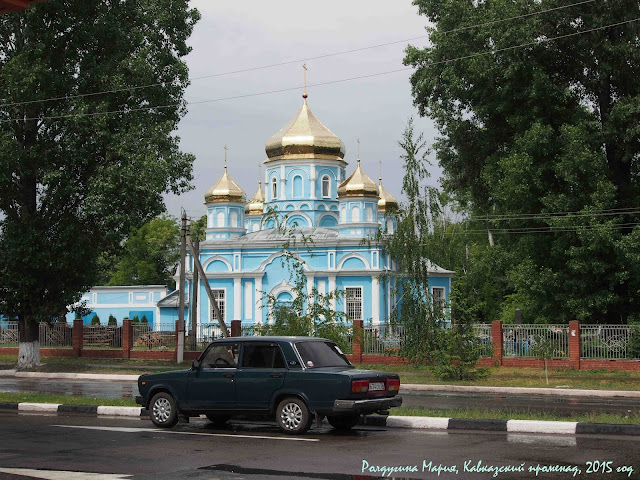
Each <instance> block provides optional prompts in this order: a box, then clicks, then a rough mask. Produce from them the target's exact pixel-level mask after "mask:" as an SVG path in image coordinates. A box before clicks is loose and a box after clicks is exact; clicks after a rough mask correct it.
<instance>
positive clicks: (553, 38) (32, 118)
mask: <svg viewBox="0 0 640 480" xmlns="http://www.w3.org/2000/svg"><path fill="white" fill-rule="evenodd" d="M638 20H640V18H634V19H631V20H624V21H621V22H617V23H612V24H610V25H604V26H602V27H595V28H591V29H589V30H584V31H581V32H573V33H569V34H566V35H560V36H558V37H550V38H544V39H539V40H535V41H533V42H529V43H524V44H521V45H514V46H510V47H504V48H499V49H495V50H491V51H487V52H477V53H474V54H470V55H465V56H462V57H456V58H451V59H447V60H439V61H437V62H430V63H426V64H424V65H422V67H429V66H434V65H440V64H447V63H451V62H455V61H459V60H468V59H471V58H476V57H480V56H485V55H495V54H496V53H501V52H505V51H509V50H516V49H518V48H524V47H529V46H533V45H539V44H541V43H548V42H553V41H556V40H561V39H563V38H569V37H575V36H577V35H583V34H585V33H591V32H595V31H599V30H604V29H607V28H612V27H617V26H620V25H625V24H628V23H632V22H637V21H638ZM412 69H413V67H407V68H402V69H398V70H390V71H387V72H378V73H372V74H369V75H359V76H356V77H350V78H343V79H339V80H329V81H326V82H320V83H315V84H310V85H307V87H319V86H324V85H333V84H337V83H344V82H351V81H354V80H361V79H363V78H372V77H378V76H381V75H389V74H392V73H398V72H405V71H407V70H412ZM301 88H303V87H300V86H297V87H289V88H282V89H278V90H270V91H266V92H257V93H248V94H243V95H235V96H230V97H222V98H214V99H210V100H200V101H193V102H187V101H184V102H180V103H172V104H167V105H156V106H147V107H139V108H129V109H121V110H111V111H106V112H93V113H78V114H65V115H51V116H42V117H28V118H13V119H5V120H0V123H6V122H21V121H22V122H26V121H32V120H58V119H63V118H78V117H94V116H102V115H110V114H117V113H133V112H139V111H147V110H155V109H158V110H159V109H164V108H176V107H179V106H182V105H183V104H184V105H197V104H203V103H213V102H221V101H224V100H235V99H239V98H248V97H257V96H261V95H269V94H273V93H281V92H287V91H292V90H300V89H301Z"/></svg>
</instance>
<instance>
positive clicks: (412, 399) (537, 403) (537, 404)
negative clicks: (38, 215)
mask: <svg viewBox="0 0 640 480" xmlns="http://www.w3.org/2000/svg"><path fill="white" fill-rule="evenodd" d="M0 392H5V393H48V394H55V395H74V396H80V397H97V398H135V396H136V395H139V393H138V385H137V384H136V383H135V382H129V381H127V382H123V381H96V380H67V379H63V380H62V379H51V380H47V379H42V378H40V379H32V378H13V377H6V378H0ZM400 394H401V395H402V397H403V405H404V406H406V407H426V408H435V409H452V408H481V409H483V408H484V409H488V410H505V409H512V410H517V411H531V412H553V413H556V414H559V415H571V414H575V413H589V412H598V413H615V414H625V413H629V414H640V401H638V399H637V398H619V397H612V398H602V397H597V398H596V397H572V396H570V395H567V396H547V395H531V394H526V395H525V394H520V395H518V394H502V393H500V394H495V393H491V394H480V393H466V392H465V393H462V392H424V391H420V392H417V391H406V390H400Z"/></svg>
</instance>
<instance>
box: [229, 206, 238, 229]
mask: <svg viewBox="0 0 640 480" xmlns="http://www.w3.org/2000/svg"><path fill="white" fill-rule="evenodd" d="M229 226H230V227H237V226H238V212H236V211H235V210H231V214H230V215H229Z"/></svg>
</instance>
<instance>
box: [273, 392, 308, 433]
mask: <svg viewBox="0 0 640 480" xmlns="http://www.w3.org/2000/svg"><path fill="white" fill-rule="evenodd" d="M312 420H313V419H312V417H311V412H310V411H309V407H307V404H306V403H304V401H302V400H301V399H299V398H297V397H287V398H285V399H284V400H282V401H281V402H280V403H279V404H278V408H276V422H278V427H280V430H282V431H283V432H285V433H290V434H293V435H301V434H303V433H305V432H306V431H307V430H309V427H311V421H312Z"/></svg>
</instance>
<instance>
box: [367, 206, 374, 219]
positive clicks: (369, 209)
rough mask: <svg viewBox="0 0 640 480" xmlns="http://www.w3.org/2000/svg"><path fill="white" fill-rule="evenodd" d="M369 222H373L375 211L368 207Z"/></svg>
mask: <svg viewBox="0 0 640 480" xmlns="http://www.w3.org/2000/svg"><path fill="white" fill-rule="evenodd" d="M366 212H367V222H373V209H372V208H371V207H367V210H366Z"/></svg>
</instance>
